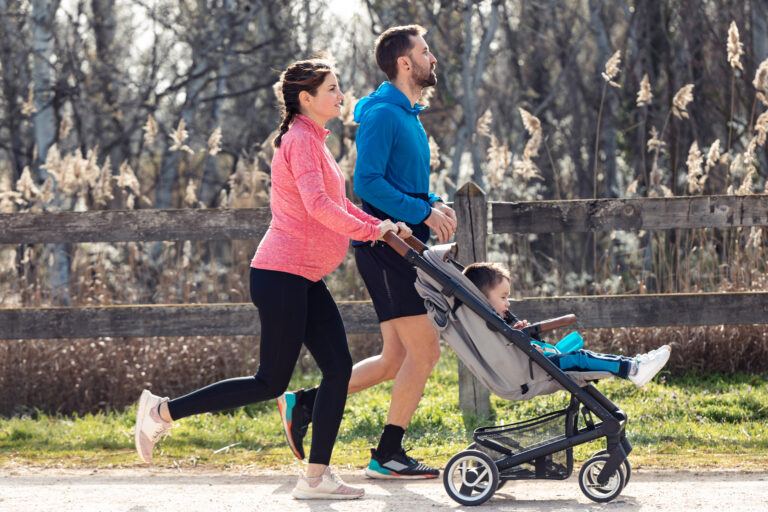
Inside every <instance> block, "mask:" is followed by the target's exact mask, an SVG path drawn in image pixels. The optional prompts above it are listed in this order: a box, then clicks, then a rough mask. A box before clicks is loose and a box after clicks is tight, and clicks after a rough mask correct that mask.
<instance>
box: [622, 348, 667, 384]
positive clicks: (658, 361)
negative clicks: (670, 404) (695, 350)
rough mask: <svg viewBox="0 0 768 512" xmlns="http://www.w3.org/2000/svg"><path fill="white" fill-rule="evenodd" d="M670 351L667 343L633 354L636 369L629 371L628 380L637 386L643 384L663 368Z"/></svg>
mask: <svg viewBox="0 0 768 512" xmlns="http://www.w3.org/2000/svg"><path fill="white" fill-rule="evenodd" d="M671 353H672V348H671V347H670V346H669V345H662V346H661V347H659V348H657V349H656V350H651V351H650V352H647V353H645V354H640V355H637V356H635V365H636V371H635V372H634V373H632V372H630V375H629V380H630V381H632V383H634V384H635V386H637V387H639V388H640V387H643V386H645V385H646V384H648V383H649V382H650V381H651V379H653V378H654V377H655V376H656V374H657V373H659V371H661V369H662V368H664V365H665V364H667V361H669V356H670V354H671Z"/></svg>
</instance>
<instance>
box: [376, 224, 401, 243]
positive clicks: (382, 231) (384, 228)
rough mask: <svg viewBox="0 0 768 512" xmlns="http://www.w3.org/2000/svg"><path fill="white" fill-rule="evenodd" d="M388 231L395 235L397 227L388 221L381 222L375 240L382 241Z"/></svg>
mask: <svg viewBox="0 0 768 512" xmlns="http://www.w3.org/2000/svg"><path fill="white" fill-rule="evenodd" d="M388 231H394V232H395V233H397V226H396V225H395V223H394V222H392V221H391V220H389V219H387V220H383V221H381V222H380V223H379V238H377V239H376V240H382V239H383V238H384V235H386V234H387V232H388Z"/></svg>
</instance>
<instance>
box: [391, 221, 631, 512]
mask: <svg viewBox="0 0 768 512" xmlns="http://www.w3.org/2000/svg"><path fill="white" fill-rule="evenodd" d="M385 240H386V241H387V243H388V244H389V245H390V246H391V247H392V248H393V249H394V250H395V251H396V252H397V253H398V254H400V255H401V256H402V257H404V258H405V259H406V260H407V261H409V262H410V263H411V264H413V265H414V266H415V267H416V271H417V274H418V278H417V281H416V289H417V291H418V292H419V295H421V296H422V297H423V298H424V301H425V304H426V307H427V313H428V315H429V317H430V319H431V320H432V322H433V323H434V324H435V326H436V327H437V328H438V329H439V331H440V333H441V337H442V338H443V339H444V340H445V341H446V342H447V343H448V344H449V345H451V348H453V350H454V351H455V352H456V354H457V355H458V357H459V359H461V361H462V362H463V363H464V364H465V365H466V366H467V367H468V368H469V370H470V371H471V372H472V373H473V374H474V375H475V376H476V377H477V378H478V380H480V382H482V383H483V385H485V386H486V387H487V388H488V389H489V390H490V391H492V392H493V393H495V394H496V395H498V396H500V397H502V398H505V399H507V400H527V399H530V398H533V397H535V396H538V395H543V394H548V393H553V392H555V391H557V390H560V389H564V390H566V391H568V392H569V393H570V395H571V397H570V402H569V404H568V406H567V407H566V408H565V409H562V410H557V411H553V412H549V413H547V414H544V415H543V416H540V417H537V418H532V419H528V420H525V421H521V422H518V423H512V424H509V425H501V426H490V427H481V428H478V429H476V430H475V432H474V433H473V441H474V442H473V443H472V444H471V445H470V446H469V447H468V448H467V449H466V450H464V451H461V452H459V453H457V454H456V455H454V456H453V457H452V458H451V459H450V460H449V461H448V464H447V465H446V466H445V469H444V471H443V484H444V485H445V490H446V492H447V493H448V495H449V496H450V497H451V498H452V499H453V500H455V501H457V502H458V503H461V504H462V505H467V506H471V505H480V504H482V503H484V502H485V501H487V500H488V499H490V498H491V497H492V496H493V494H494V493H495V492H496V491H497V490H498V489H499V488H500V487H501V486H502V485H504V484H505V483H506V482H508V481H510V480H527V479H552V480H564V479H566V478H568V477H570V476H571V473H572V472H573V447H574V446H577V445H580V444H584V443H588V442H590V441H594V440H596V439H598V438H603V437H604V438H605V440H606V449H605V450H601V451H599V452H597V453H595V454H594V455H593V456H592V457H591V458H590V459H589V460H587V461H586V462H585V463H584V465H583V466H582V467H581V471H580V472H579V486H580V487H581V490H582V492H583V493H584V494H585V495H586V496H587V497H588V498H589V499H591V500H593V501H596V502H598V503H606V502H609V501H611V500H613V499H614V498H616V497H617V496H618V495H619V494H620V493H621V491H622V489H623V488H624V487H625V486H626V485H627V483H629V479H630V476H631V466H630V464H629V461H628V460H627V455H628V454H629V452H630V451H631V450H632V446H631V445H630V443H629V441H628V440H627V438H626V435H625V432H624V428H625V425H626V421H627V416H626V414H624V412H623V411H622V410H621V409H620V408H619V407H618V406H616V405H615V404H614V403H612V402H611V401H610V400H609V399H608V398H606V397H605V396H604V395H603V394H602V393H600V392H599V391H598V390H597V388H595V387H594V385H592V384H591V382H592V381H596V380H598V379H600V378H608V377H611V374H609V373H606V372H563V371H562V370H560V369H559V368H558V367H557V366H555V364H553V363H552V362H551V361H549V359H547V358H546V357H545V356H544V355H542V354H541V353H539V352H538V351H537V350H536V349H535V348H534V347H533V346H532V345H531V343H530V339H531V338H534V339H540V338H539V337H540V335H541V333H542V332H545V331H547V330H552V329H555V328H558V327H562V326H565V325H569V324H571V323H574V322H575V321H576V318H575V316H573V315H567V316H565V317H560V318H557V319H553V320H546V321H543V322H539V323H537V324H533V325H531V326H529V327H527V328H526V329H523V330H517V329H513V328H512V326H510V325H508V324H507V323H505V322H504V320H503V319H502V318H501V317H499V315H498V314H496V312H495V311H494V310H493V308H492V307H491V306H490V304H489V303H488V302H487V300H486V298H485V296H484V295H483V294H482V293H481V292H480V290H478V289H477V288H476V287H475V286H474V284H472V282H470V281H469V280H468V279H467V278H466V277H465V276H464V275H463V274H462V270H463V267H462V266H461V265H460V264H459V263H457V261H456V259H455V258H456V246H455V244H447V245H440V246H435V247H431V248H427V247H426V246H425V245H424V244H422V243H421V242H420V241H419V240H417V239H416V238H413V237H410V238H408V239H407V240H402V239H400V238H399V237H397V236H396V235H394V234H393V233H388V234H387V236H386V237H385Z"/></svg>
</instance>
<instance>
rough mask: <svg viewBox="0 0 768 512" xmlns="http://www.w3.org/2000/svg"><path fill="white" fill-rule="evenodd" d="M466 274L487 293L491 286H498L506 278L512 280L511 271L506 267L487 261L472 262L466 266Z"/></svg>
mask: <svg viewBox="0 0 768 512" xmlns="http://www.w3.org/2000/svg"><path fill="white" fill-rule="evenodd" d="M464 275H465V276H467V279H469V280H470V281H472V284H474V285H475V286H477V288H478V289H479V290H480V291H481V292H483V293H484V294H486V295H487V294H488V292H489V291H490V290H491V288H493V287H494V286H497V285H498V284H499V283H501V282H502V281H503V280H504V279H507V280H510V281H511V279H510V277H509V271H508V270H507V269H506V268H504V267H503V266H502V265H499V264H498V263H489V262H487V261H483V262H480V263H470V264H469V265H467V266H466V268H464Z"/></svg>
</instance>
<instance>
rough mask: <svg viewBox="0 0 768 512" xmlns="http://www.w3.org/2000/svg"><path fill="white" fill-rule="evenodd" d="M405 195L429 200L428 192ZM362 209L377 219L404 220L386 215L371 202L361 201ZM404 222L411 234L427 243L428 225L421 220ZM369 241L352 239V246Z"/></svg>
mask: <svg viewBox="0 0 768 512" xmlns="http://www.w3.org/2000/svg"><path fill="white" fill-rule="evenodd" d="M406 195H408V196H410V197H415V198H417V199H423V200H424V201H429V194H406ZM362 209H363V211H364V212H365V213H367V214H369V215H373V216H374V217H376V218H377V219H381V220H387V219H389V220H391V221H392V222H405V221H403V220H401V219H395V218H394V217H392V216H391V215H387V214H386V213H384V212H383V211H381V210H379V209H378V208H376V207H375V206H373V205H372V204H370V203H367V202H366V201H363V202H362ZM405 224H406V225H407V226H408V227H409V228H411V231H413V236H415V237H416V238H418V239H419V240H421V241H422V242H424V243H427V242H428V241H429V234H430V233H429V227H428V226H427V225H426V224H425V223H423V222H421V223H419V224H409V223H407V222H405ZM369 243H370V242H361V241H359V240H353V241H352V247H360V246H361V245H366V244H369Z"/></svg>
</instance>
